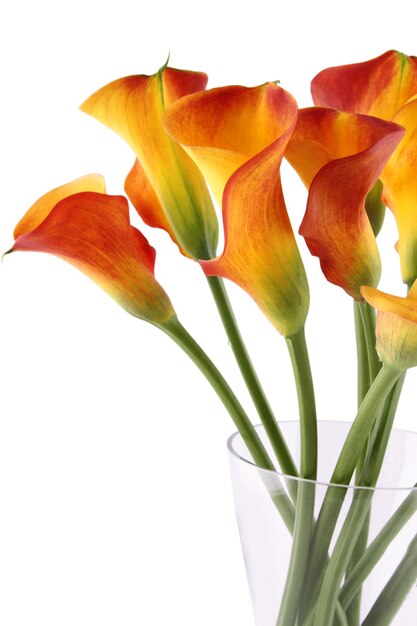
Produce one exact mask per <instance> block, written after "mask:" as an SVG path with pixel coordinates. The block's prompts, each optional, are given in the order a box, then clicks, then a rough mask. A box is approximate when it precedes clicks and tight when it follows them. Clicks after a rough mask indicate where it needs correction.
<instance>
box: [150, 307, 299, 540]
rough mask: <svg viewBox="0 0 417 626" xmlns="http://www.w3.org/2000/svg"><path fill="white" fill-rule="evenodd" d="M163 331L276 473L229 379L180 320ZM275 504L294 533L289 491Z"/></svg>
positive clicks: (259, 461)
mask: <svg viewBox="0 0 417 626" xmlns="http://www.w3.org/2000/svg"><path fill="white" fill-rule="evenodd" d="M161 329H162V330H163V331H164V332H165V333H166V334H167V335H168V336H169V337H170V338H171V339H173V340H174V341H175V342H176V343H177V344H178V345H179V346H180V348H182V350H184V352H185V353H186V354H187V355H188V356H189V357H190V359H191V360H192V361H193V362H194V363H195V365H197V367H198V368H199V369H200V371H201V372H202V373H203V374H204V376H205V377H206V378H207V380H208V381H209V383H210V384H211V386H212V387H213V389H214V391H215V392H216V393H217V395H218V396H219V398H220V400H221V401H222V402H223V404H224V406H225V408H226V409H227V411H228V412H229V414H230V416H231V418H232V419H233V421H234V423H235V426H236V428H237V429H238V431H239V432H240V434H241V436H242V438H243V440H244V442H245V444H246V446H247V448H248V450H249V452H250V454H251V455H252V458H253V461H254V463H255V464H256V465H257V466H258V467H260V468H264V469H267V470H271V471H274V470H275V468H274V464H273V463H272V461H271V459H270V457H269V455H268V453H267V451H266V450H265V447H264V445H263V443H262V442H261V440H260V438H259V436H258V434H257V432H256V430H255V428H254V426H253V424H252V422H251V421H250V419H249V418H248V416H247V415H246V413H245V411H244V409H243V408H242V406H241V404H240V403H239V401H238V399H237V398H236V396H235V395H234V393H233V391H232V390H231V388H230V387H229V385H228V384H227V382H226V380H225V379H224V378H223V376H222V374H221V373H220V372H219V370H218V369H217V368H216V366H215V365H214V363H213V362H212V361H211V360H210V358H209V357H208V356H207V354H206V353H205V352H204V350H203V349H202V348H201V347H200V346H199V345H198V343H197V342H196V341H195V340H194V339H193V337H191V335H190V334H189V333H188V331H187V330H186V329H185V328H184V327H183V326H182V324H181V323H180V322H179V321H178V319H177V318H176V317H175V318H172V319H171V320H170V321H169V322H168V323H166V324H165V325H164V326H163V327H161ZM273 501H274V504H275V506H276V507H277V509H278V511H279V513H280V514H281V517H282V519H283V520H284V523H285V525H286V526H287V528H288V529H289V530H290V532H293V529H294V521H295V512H294V507H293V505H292V503H291V501H290V499H289V498H288V496H287V494H286V493H285V490H284V489H282V492H280V493H279V494H278V495H277V493H276V492H275V493H274V495H273Z"/></svg>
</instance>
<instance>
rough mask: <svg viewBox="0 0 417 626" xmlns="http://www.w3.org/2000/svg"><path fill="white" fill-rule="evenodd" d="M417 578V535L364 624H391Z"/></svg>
mask: <svg viewBox="0 0 417 626" xmlns="http://www.w3.org/2000/svg"><path fill="white" fill-rule="evenodd" d="M416 579H417V536H416V537H414V539H413V540H412V542H411V543H410V545H409V546H408V548H407V551H406V553H405V556H404V558H403V559H402V561H401V563H400V564H399V566H398V567H397V569H396V570H395V572H394V573H393V575H392V576H391V578H390V579H389V581H388V582H387V584H386V585H385V587H384V589H383V590H382V591H381V593H380V595H379V596H378V598H377V600H376V602H375V604H374V605H373V607H372V609H371V610H370V611H369V613H368V615H367V617H366V619H365V621H364V622H363V624H362V626H389V624H391V623H392V620H393V619H394V617H395V615H396V613H397V611H398V610H399V608H400V607H401V605H402V603H403V602H404V600H405V598H406V596H407V595H408V593H409V591H410V590H411V588H412V586H413V585H414V583H415V581H416Z"/></svg>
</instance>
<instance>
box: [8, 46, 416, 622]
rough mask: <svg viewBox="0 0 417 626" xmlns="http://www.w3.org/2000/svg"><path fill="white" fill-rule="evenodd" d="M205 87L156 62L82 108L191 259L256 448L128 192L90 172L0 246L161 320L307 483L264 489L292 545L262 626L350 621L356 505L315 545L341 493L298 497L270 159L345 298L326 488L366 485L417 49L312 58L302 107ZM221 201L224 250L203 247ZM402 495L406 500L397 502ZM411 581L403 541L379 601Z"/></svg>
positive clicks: (270, 90)
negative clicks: (274, 396) (347, 411)
mask: <svg viewBox="0 0 417 626" xmlns="http://www.w3.org/2000/svg"><path fill="white" fill-rule="evenodd" d="M206 84H207V76H206V75H205V74H203V73H199V72H192V71H184V70H178V69H173V68H171V67H168V66H167V65H166V66H164V67H162V68H161V69H160V70H159V71H158V72H157V73H156V74H154V75H152V76H144V75H137V76H128V77H126V78H122V79H119V80H115V81H114V82H111V83H110V84H108V85H106V86H105V87H103V88H102V89H99V90H98V91H97V92H96V93H94V94H93V95H92V96H90V97H89V98H88V99H87V100H86V101H85V102H84V103H83V104H82V106H81V110H82V111H84V112H85V113H88V114H89V115H91V116H92V117H94V118H96V119H97V120H99V121H100V122H102V123H103V124H105V125H106V126H108V127H109V128H111V129H112V130H113V131H115V132H116V133H118V134H119V135H120V136H121V137H122V138H123V139H124V140H125V141H126V142H127V143H128V144H129V146H130V148H131V149H132V151H133V153H134V155H135V158H136V160H135V162H134V165H133V168H132V169H131V171H130V172H129V173H127V176H126V182H125V192H126V195H127V198H128V199H129V200H130V202H131V204H132V205H133V207H134V209H136V211H137V213H138V214H139V216H140V218H141V219H142V220H143V222H144V223H145V224H146V225H148V226H150V227H154V228H159V229H163V230H165V231H166V232H167V233H168V234H169V236H170V237H171V239H172V241H173V242H174V244H175V245H176V246H177V247H178V250H179V253H181V254H182V255H184V256H186V257H188V258H189V259H190V260H194V261H197V262H198V263H199V264H200V266H201V269H202V276H203V274H204V275H205V276H206V278H207V282H208V286H209V288H210V290H211V292H212V295H213V297H214V299H215V302H216V305H217V308H218V310H219V313H220V316H221V319H222V322H223V324H224V327H225V330H226V333H227V336H228V339H229V341H230V344H231V347H232V349H233V352H234V354H235V356H236V361H237V364H238V366H239V368H240V371H241V373H242V376H243V378H244V380H245V383H246V385H247V387H248V390H249V392H250V394H251V397H252V399H253V402H254V405H255V407H256V409H257V412H258V414H259V419H260V421H261V422H262V425H263V428H264V429H265V432H266V434H267V437H268V439H269V442H270V450H272V451H273V454H271V452H270V451H267V448H266V447H265V445H264V444H263V443H262V440H261V438H260V437H259V434H258V431H257V429H256V428H255V427H254V425H253V424H252V422H251V421H250V419H249V418H248V416H247V414H246V412H245V410H244V408H243V407H242V405H241V403H240V402H239V400H238V399H237V397H236V396H235V394H234V393H233V391H232V389H231V388H230V386H229V385H228V383H227V382H226V380H225V379H224V377H223V375H222V374H221V373H220V371H219V370H218V369H217V367H216V366H215V364H214V363H213V362H212V361H211V360H210V358H209V357H208V356H207V354H206V353H205V352H204V351H203V349H202V348H201V347H200V345H199V344H198V343H197V342H196V340H195V339H194V338H193V337H192V336H191V335H190V334H189V332H188V331H187V330H186V329H185V328H184V326H182V324H181V323H180V321H179V319H178V317H177V314H176V312H175V310H174V308H173V306H172V304H171V301H170V299H169V296H168V295H167V293H166V292H165V290H164V289H163V287H162V286H161V285H160V284H159V283H158V282H157V280H156V278H155V275H154V263H155V250H154V249H153V248H152V247H151V246H150V244H149V243H148V241H147V240H146V238H145V237H144V235H143V234H142V233H141V232H140V231H139V230H137V228H135V227H134V226H132V225H131V221H130V216H129V203H128V200H127V199H126V198H125V197H124V196H123V195H120V196H111V195H108V194H107V193H106V188H105V182H104V179H103V178H102V177H101V176H100V175H97V174H93V175H88V176H84V177H83V178H79V179H77V180H75V181H72V182H69V183H67V184H65V185H63V186H61V187H59V188H56V189H54V190H52V191H50V192H49V193H47V194H45V195H44V196H42V197H41V198H40V199H39V200H38V201H37V202H35V204H34V205H33V206H32V207H31V208H30V209H29V211H28V212H27V213H26V214H25V215H24V217H23V218H22V219H21V221H20V222H19V223H18V225H17V226H16V229H15V243H14V245H13V247H12V248H11V250H10V252H14V251H38V252H48V253H51V254H55V255H56V256H58V257H61V258H63V259H65V260H66V261H68V262H69V263H71V264H73V265H74V266H75V267H77V268H78V269H80V270H81V271H82V272H84V273H85V274H87V275H88V276H89V277H90V278H91V279H92V280H93V281H95V282H96V283H97V284H98V285H100V286H101V287H102V288H103V289H104V290H105V291H107V292H108V294H109V295H110V296H111V297H112V298H114V300H116V302H117V303H118V304H119V305H121V306H122V307H123V308H124V309H125V310H126V311H127V312H129V313H130V314H132V315H133V316H135V317H138V318H140V319H143V320H146V321H148V322H150V323H151V324H153V325H154V326H157V327H158V328H160V329H161V330H162V331H163V332H164V333H166V334H167V335H168V336H169V337H170V338H171V339H172V340H174V341H175V342H176V343H177V344H178V345H179V346H180V347H181V348H182V349H183V350H184V351H185V352H186V353H187V354H188V355H189V357H190V358H191V359H192V360H193V361H194V363H195V364H196V366H197V367H198V368H199V369H200V370H201V371H202V373H203V374H204V375H205V376H206V377H207V379H208V381H209V383H210V384H211V385H212V387H213V388H214V390H215V391H216V392H217V394H218V395H219V397H220V399H221V400H222V402H223V403H224V406H225V408H226V410H227V411H228V412H229V414H230V416H231V417H232V419H233V421H234V424H235V426H236V428H237V429H238V431H239V432H240V434H241V436H242V438H243V440H244V442H245V444H246V446H247V449H248V451H249V454H250V455H251V458H252V460H253V462H254V464H256V465H257V466H258V467H259V468H262V469H267V470H271V471H277V472H280V473H281V474H282V475H284V476H293V477H299V478H301V479H308V481H306V482H303V481H300V482H299V483H297V484H298V488H297V489H294V488H292V489H289V491H288V493H282V494H280V497H276V498H274V505H275V507H276V510H277V511H276V513H277V515H278V516H280V517H281V518H282V520H283V521H284V523H285V525H286V527H287V529H288V533H290V534H291V535H292V546H293V547H292V555H291V562H290V565H289V572H288V579H287V585H286V587H285V589H284V592H283V597H282V601H281V605H280V608H279V611H278V614H277V620H276V624H277V625H278V626H295V625H297V626H331V625H333V624H340V625H342V626H346V625H348V626H359V623H360V621H359V610H358V608H356V610H355V605H357V606H359V604H360V589H361V585H362V584H363V582H364V576H362V578H360V577H359V579H358V582H357V584H356V585H351V587H350V589H349V592H347V591H346V589H345V592H344V593H343V582H344V581H345V582H346V575H347V571H348V569H349V571H352V569H353V567H354V566H355V563H352V559H353V558H354V548H355V545H357V544H358V542H359V541H361V540H363V537H364V535H366V528H365V526H366V523H365V521H364V519H363V515H362V516H360V515H359V516H358V515H357V516H356V517H355V515H354V514H353V513H352V517H351V518H350V528H349V531H348V532H346V533H345V534H344V535H343V536H342V535H340V537H341V538H340V540H338V541H337V542H336V544H335V546H334V548H333V550H331V545H332V541H333V536H334V531H335V528H336V524H337V520H338V515H339V513H340V511H341V509H342V506H343V504H344V499H345V495H346V489H340V487H339V489H336V488H333V487H332V486H330V487H329V489H328V493H327V495H326V497H325V498H324V501H323V503H322V506H321V509H320V511H319V514H318V516H317V515H316V514H315V510H314V498H312V497H311V493H310V492H309V493H307V490H306V489H307V488H306V485H309V484H310V483H311V481H315V480H316V479H317V463H318V436H317V417H316V410H315V399H314V388H313V382H312V375H311V370H310V364H309V357H308V351H307V345H306V338H305V333H304V327H305V323H306V318H307V315H308V309H309V286H308V280H307V275H306V272H305V269H304V266H303V262H302V258H301V255H300V253H299V249H298V244H297V240H296V236H295V234H294V232H293V229H292V227H291V223H290V219H289V216H288V213H287V209H286V205H285V200H284V193H283V189H282V185H281V177H280V166H281V162H282V160H283V159H284V158H285V159H287V161H288V162H289V163H290V165H291V166H292V167H293V168H294V170H295V171H296V172H297V174H298V175H299V177H300V178H301V181H302V183H304V185H305V186H306V188H307V190H308V199H307V206H306V209H305V214H304V217H303V219H302V222H301V225H300V228H299V233H300V235H302V237H304V239H305V242H306V244H307V246H308V249H309V251H310V252H311V254H312V255H314V256H317V257H318V258H319V260H320V265H321V268H322V271H323V273H324V275H325V277H326V278H327V280H328V281H330V282H331V283H333V284H334V285H337V286H339V287H341V288H342V289H344V290H345V292H346V293H347V294H348V296H350V298H352V299H353V303H354V313H355V316H354V317H355V328H356V339H357V350H358V396H359V402H358V412H357V415H356V417H355V419H354V421H353V423H352V426H351V428H350V430H349V433H348V435H347V438H346V441H345V443H344V446H343V448H342V450H341V453H340V456H339V459H338V461H337V464H336V466H335V468H334V471H333V474H332V475H331V476H329V477H328V482H329V483H330V484H332V485H333V484H334V485H339V486H340V485H342V486H346V487H347V486H348V485H350V484H351V482H352V481H354V482H355V484H356V485H359V486H365V487H371V488H372V487H375V486H376V485H377V481H378V477H379V474H380V471H381V467H382V464H383V459H384V454H385V451H386V447H387V445H388V441H389V435H390V433H391V429H392V426H393V422H394V416H395V410H396V407H397V404H398V400H399V397H400V393H401V388H402V385H403V382H404V377H405V372H406V370H407V369H408V368H410V367H413V366H415V365H417V282H415V281H416V279H417V58H415V57H408V56H406V55H404V54H402V53H399V52H396V51H390V52H386V53H385V54H383V55H382V56H380V57H378V58H376V59H373V60H371V61H366V62H363V63H357V64H353V65H346V66H340V67H332V68H329V69H325V70H323V71H322V72H320V73H319V74H318V75H317V76H316V77H315V78H314V79H313V81H312V96H313V101H314V105H315V106H312V107H309V108H305V109H299V108H298V106H297V102H296V101H295V99H294V98H293V96H292V95H291V94H290V93H288V92H287V91H285V89H283V88H282V87H281V86H279V85H278V84H276V83H274V82H271V83H265V84H263V85H260V86H258V87H250V88H247V87H242V86H230V87H220V88H214V89H208V90H207V89H206ZM284 191H285V190H284ZM216 204H217V208H216ZM386 207H388V208H389V209H390V210H391V211H392V212H393V214H394V217H395V220H396V223H397V227H398V233H399V239H398V244H397V251H398V254H399V257H400V263H401V273H402V282H404V283H405V284H406V285H407V288H408V292H407V294H404V296H403V297H400V296H397V295H391V294H387V293H383V292H382V291H379V290H378V282H379V279H380V275H381V259H380V255H379V251H378V245H377V240H376V237H377V235H378V232H379V230H380V229H381V227H382V225H383V221H384V215H385V208H386ZM217 209H218V210H217ZM220 211H221V215H222V222H223V229H224V246H223V250H222V251H221V252H220V253H219V251H218V237H219V225H220V223H221V220H219V219H218V214H219V212H220ZM223 279H228V280H231V281H233V282H234V283H236V284H237V285H239V286H240V287H241V288H242V289H244V290H245V291H246V292H247V293H248V294H249V295H250V296H251V297H252V298H253V299H254V300H255V302H256V303H257V304H258V306H259V308H260V309H261V311H262V312H263V313H264V314H265V315H266V317H267V318H268V319H269V320H270V322H271V323H272V324H273V326H274V327H275V328H276V330H277V331H278V332H279V333H280V334H281V335H283V336H284V338H285V342H286V344H287V347H288V350H289V355H290V360H291V363H292V367H293V370H294V377H295V383H296V386H297V394H298V400H299V409H300V411H299V413H300V460H299V462H295V460H294V458H293V456H292V454H291V452H290V449H289V447H288V445H287V442H286V441H285V438H284V435H283V433H282V429H281V428H280V425H279V423H278V422H277V420H276V419H275V417H274V414H273V411H272V408H271V406H270V404H269V402H268V399H267V397H266V395H265V393H264V391H263V389H262V387H261V384H260V382H259V379H258V377H257V375H256V373H255V371H254V368H253V365H252V362H251V360H250V357H249V354H248V352H247V350H246V347H245V345H244V343H243V340H242V337H241V335H240V333H239V329H238V326H237V323H236V318H235V316H234V313H233V311H232V308H231V304H230V301H229V299H228V296H227V292H226V289H225V285H224V282H223ZM400 282H401V281H400V277H399V284H400ZM268 450H269V448H268ZM416 470H417V466H416ZM416 475H417V471H416ZM416 499H417V498H416V497H415V494H414V499H413V501H412V503H411V504H410V506H412V507H414V509H413V511H415V510H417V504H416ZM400 523H401V522H400V521H399V522H398V524H400ZM387 541H388V539H387ZM365 546H366V539H365ZM410 555H411V556H410ZM357 558H358V557H357ZM401 567H402V568H403V569H401ZM416 579H417V549H416V546H414V545H413V546H410V550H409V551H408V552H407V554H406V556H405V557H404V559H403V562H402V564H400V566H399V568H398V570H397V572H396V575H395V581H394V583H393V584H394V585H395V588H392V589H391V588H390V589H388V591H390V592H391V595H392V596H394V597H395V600H393V603H392V604H393V606H395V611H397V609H398V608H399V607H400V606H401V603H402V602H403V600H404V599H405V597H406V596H407V594H408V592H409V590H410V589H411V587H412V585H413V584H414V583H415V580H416ZM341 590H342V591H341ZM352 590H353V591H352ZM386 591H387V590H386ZM382 596H383V594H382V595H381V598H382ZM382 601H383V598H382V600H380V599H378V600H377V602H376V603H375V605H374V607H373V608H372V610H371V612H370V613H369V615H368V617H367V618H366V621H365V622H363V623H364V624H366V626H370V625H377V624H388V623H391V621H384V620H383V619H382V621H378V619H380V618H379V617H378V616H379V615H380V613H381V607H380V605H379V604H378V603H381V602H382ZM395 611H394V612H393V614H392V615H391V618H392V619H393V618H394V616H395ZM391 618H390V619H391ZM271 626H274V625H271ZM404 626H411V625H408V624H404Z"/></svg>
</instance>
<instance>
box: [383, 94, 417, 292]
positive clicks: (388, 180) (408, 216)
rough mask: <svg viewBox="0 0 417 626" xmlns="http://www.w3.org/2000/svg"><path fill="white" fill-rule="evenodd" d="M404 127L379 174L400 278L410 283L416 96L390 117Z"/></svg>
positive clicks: (414, 271)
mask: <svg viewBox="0 0 417 626" xmlns="http://www.w3.org/2000/svg"><path fill="white" fill-rule="evenodd" d="M394 121H395V122H397V123H398V124H401V125H402V126H404V127H405V129H406V132H405V136H404V139H403V140H402V141H401V143H400V144H399V146H398V147H397V149H396V150H395V152H394V153H393V155H392V156H391V158H390V160H389V161H388V163H387V165H386V167H385V169H384V171H383V172H382V175H381V180H382V182H383V185H384V200H385V202H386V204H387V205H388V206H389V208H390V209H391V210H392V212H393V213H394V216H395V219H396V222H397V226H398V232H399V235H400V238H399V241H398V244H397V249H398V252H399V254H400V260H401V272H402V276H403V280H404V282H405V283H407V284H408V285H412V284H413V283H414V281H415V279H416V278H417V176H416V172H417V99H412V100H411V101H410V102H408V103H407V104H406V105H405V106H404V107H402V109H400V110H399V111H398V113H397V114H396V115H395V116H394Z"/></svg>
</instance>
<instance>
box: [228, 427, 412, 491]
mask: <svg viewBox="0 0 417 626" xmlns="http://www.w3.org/2000/svg"><path fill="white" fill-rule="evenodd" d="M296 423H299V420H296V419H295V420H280V421H279V422H278V424H279V425H281V424H296ZM317 423H318V424H344V425H351V424H352V422H349V421H347V420H340V421H339V420H325V419H323V420H317ZM254 428H255V429H262V428H263V425H262V424H255V425H254ZM392 432H397V433H404V434H409V435H413V436H414V437H416V438H417V432H415V431H413V430H407V429H405V428H393V431H392ZM238 437H240V438H242V436H241V434H240V432H239V431H235V432H234V433H232V434H231V435H230V437H229V438H228V439H227V442H226V443H227V449H228V451H229V453H230V454H231V456H233V457H234V458H236V459H238V460H239V461H242V462H243V463H245V464H246V465H248V466H250V467H253V468H255V469H257V470H258V471H259V472H262V473H265V475H266V476H271V477H272V476H275V477H276V476H278V477H279V478H283V479H286V480H294V481H297V482H299V483H311V484H314V485H320V486H322V487H337V488H339V489H352V490H355V491H358V490H362V491H407V492H417V484H415V485H411V486H409V487H407V486H404V487H403V486H397V487H389V486H388V487H386V486H383V487H378V486H377V487H365V486H362V485H351V484H350V485H341V484H339V483H331V482H326V481H324V480H312V479H310V478H301V477H299V476H292V475H291V474H285V473H284V472H279V471H278V470H269V469H265V468H262V467H259V466H257V465H256V463H254V462H253V461H251V460H250V459H248V458H245V457H244V456H242V455H241V454H239V453H238V452H237V451H236V450H235V449H234V447H233V442H234V440H235V439H237V438H238Z"/></svg>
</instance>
